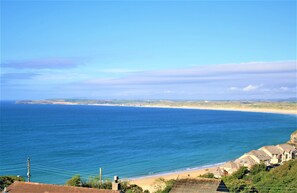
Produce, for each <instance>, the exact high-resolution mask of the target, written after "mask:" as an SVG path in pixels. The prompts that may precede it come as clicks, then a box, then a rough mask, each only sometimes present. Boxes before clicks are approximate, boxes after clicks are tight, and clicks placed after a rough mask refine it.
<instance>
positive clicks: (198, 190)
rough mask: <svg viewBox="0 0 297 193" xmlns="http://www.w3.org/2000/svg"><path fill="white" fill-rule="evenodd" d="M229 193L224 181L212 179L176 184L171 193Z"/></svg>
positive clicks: (192, 180)
mask: <svg viewBox="0 0 297 193" xmlns="http://www.w3.org/2000/svg"><path fill="white" fill-rule="evenodd" d="M213 192H229V190H228V188H227V187H226V185H225V184H224V182H223V181H222V180H219V179H210V178H195V179H193V178H188V179H180V180H178V181H176V182H175V184H174V185H173V187H172V189H171V191H170V193H213Z"/></svg>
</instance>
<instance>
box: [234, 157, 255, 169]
mask: <svg viewBox="0 0 297 193" xmlns="http://www.w3.org/2000/svg"><path fill="white" fill-rule="evenodd" d="M234 162H235V163H237V164H238V165H240V166H245V167H248V168H249V169H250V168H251V167H252V166H253V165H255V164H257V162H256V161H255V160H254V159H253V158H252V157H251V156H249V155H243V156H241V157H240V158H238V159H236V160H235V161H234Z"/></svg>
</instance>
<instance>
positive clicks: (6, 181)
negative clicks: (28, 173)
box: [0, 176, 25, 190]
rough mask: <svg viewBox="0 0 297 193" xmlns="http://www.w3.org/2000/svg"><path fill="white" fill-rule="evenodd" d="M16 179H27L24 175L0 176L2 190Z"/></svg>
mask: <svg viewBox="0 0 297 193" xmlns="http://www.w3.org/2000/svg"><path fill="white" fill-rule="evenodd" d="M14 181H22V182H24V181H25V179H24V178H23V177H17V176H0V190H3V189H4V188H5V187H7V186H9V185H10V184H12V183H13V182H14Z"/></svg>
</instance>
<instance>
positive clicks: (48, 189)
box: [6, 181, 120, 193]
mask: <svg viewBox="0 0 297 193" xmlns="http://www.w3.org/2000/svg"><path fill="white" fill-rule="evenodd" d="M6 192H8V193H120V191H116V190H99V189H95V188H82V187H74V186H60V185H53V184H40V183H33V182H18V181H15V182H14V183H13V184H11V185H10V186H8V187H7V189H6Z"/></svg>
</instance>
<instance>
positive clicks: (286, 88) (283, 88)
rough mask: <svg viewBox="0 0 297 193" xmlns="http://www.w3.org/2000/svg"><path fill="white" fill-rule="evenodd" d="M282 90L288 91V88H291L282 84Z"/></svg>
mask: <svg viewBox="0 0 297 193" xmlns="http://www.w3.org/2000/svg"><path fill="white" fill-rule="evenodd" d="M279 89H280V90H281V91H287V90H289V88H288V87H285V86H282V87H280V88H279Z"/></svg>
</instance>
